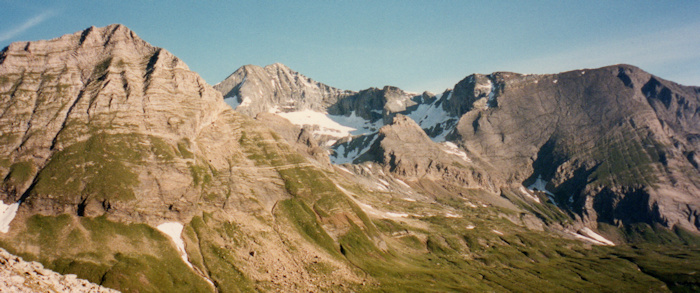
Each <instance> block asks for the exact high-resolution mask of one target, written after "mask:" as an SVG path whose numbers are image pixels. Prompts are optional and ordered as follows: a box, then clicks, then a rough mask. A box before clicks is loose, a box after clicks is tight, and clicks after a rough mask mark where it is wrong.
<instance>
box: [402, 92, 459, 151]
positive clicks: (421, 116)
mask: <svg viewBox="0 0 700 293" xmlns="http://www.w3.org/2000/svg"><path fill="white" fill-rule="evenodd" d="M451 96H452V92H450V93H449V94H447V97H445V96H444V95H443V94H439V95H437V96H435V97H436V98H435V101H433V102H432V103H430V104H419V105H418V108H416V109H415V110H413V111H412V112H411V113H407V114H405V115H406V116H408V117H410V118H411V119H413V121H416V123H418V125H420V127H421V128H423V129H433V128H435V127H436V126H438V125H441V126H442V129H443V130H442V133H440V134H439V135H436V136H435V137H431V138H430V139H432V140H433V141H434V142H444V141H445V137H446V136H447V134H449V133H450V132H451V131H452V128H454V123H451V124H450V123H446V121H447V120H449V119H450V118H452V117H450V113H448V112H447V111H445V110H444V109H443V108H442V104H441V103H439V102H440V101H441V100H442V99H443V98H445V99H446V100H449V99H450V97H451Z"/></svg>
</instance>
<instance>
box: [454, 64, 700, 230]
mask: <svg viewBox="0 0 700 293" xmlns="http://www.w3.org/2000/svg"><path fill="white" fill-rule="evenodd" d="M489 78H490V79H491V80H492V81H493V84H494V87H495V88H497V90H496V92H495V93H494V94H492V95H491V97H490V98H489V97H486V98H487V99H488V102H487V105H486V106H484V105H483V104H480V105H477V104H478V103H479V99H478V96H479V94H474V92H473V89H474V88H478V86H474V85H475V84H476V82H475V81H474V79H473V78H468V79H466V80H464V81H462V82H460V83H458V84H457V87H456V89H455V95H453V97H452V99H453V100H454V101H453V102H452V103H453V104H455V105H460V106H458V107H456V108H459V109H460V112H464V113H463V116H462V117H461V119H460V122H459V125H458V128H457V129H458V137H459V138H458V139H459V141H460V142H461V143H462V144H463V145H464V146H465V149H466V150H467V152H468V153H470V154H472V155H473V156H474V157H475V158H479V159H480V160H481V161H483V162H486V163H487V164H489V165H491V166H493V167H494V168H493V169H492V170H493V173H492V177H493V178H496V180H498V184H499V185H501V186H508V185H513V184H514V185H519V184H523V185H525V186H528V185H531V184H532V183H534V182H535V181H536V180H537V178H541V179H542V180H545V181H546V182H548V185H547V188H548V189H549V191H552V192H553V193H555V194H556V197H555V201H556V203H557V204H558V205H560V206H561V207H566V208H567V209H569V210H571V211H573V212H574V213H576V214H578V215H581V216H582V217H583V218H584V220H586V221H591V222H596V221H600V222H606V223H610V224H623V223H624V224H632V223H649V224H651V223H661V224H663V225H665V226H667V227H673V226H674V225H680V226H681V227H684V228H686V229H690V230H695V231H697V229H698V228H700V226H699V225H698V224H700V222H699V221H698V220H697V214H698V211H699V209H700V205H699V203H700V197H698V196H700V189H699V188H700V173H699V172H698V169H697V163H696V161H695V154H696V153H697V133H698V132H700V122H699V121H700V120H698V117H699V115H698V113H700V112H699V111H700V107H699V105H700V95H698V88H694V87H685V86H680V85H677V84H674V83H672V82H668V81H664V80H661V79H660V78H657V77H654V76H652V75H650V74H648V73H646V72H644V71H642V70H640V69H638V68H636V67H632V66H628V65H619V66H610V67H605V68H600V69H593V70H578V71H572V72H566V73H561V74H555V75H520V74H514V73H496V74H493V75H490V76H489ZM460 89H461V90H460Z"/></svg>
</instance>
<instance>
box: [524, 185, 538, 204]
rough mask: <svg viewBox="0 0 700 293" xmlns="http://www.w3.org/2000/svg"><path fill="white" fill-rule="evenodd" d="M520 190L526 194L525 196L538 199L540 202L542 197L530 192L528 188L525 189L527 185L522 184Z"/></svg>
mask: <svg viewBox="0 0 700 293" xmlns="http://www.w3.org/2000/svg"><path fill="white" fill-rule="evenodd" d="M520 192H522V193H523V194H525V196H527V197H528V198H530V199H532V200H534V201H536V202H537V203H540V198H539V197H536V196H534V195H532V194H530V192H529V191H528V190H527V189H525V187H523V186H520Z"/></svg>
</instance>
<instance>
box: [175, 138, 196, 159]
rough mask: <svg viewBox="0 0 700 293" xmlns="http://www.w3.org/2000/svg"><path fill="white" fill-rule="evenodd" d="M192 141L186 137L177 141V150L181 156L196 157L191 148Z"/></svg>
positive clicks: (186, 157)
mask: <svg viewBox="0 0 700 293" xmlns="http://www.w3.org/2000/svg"><path fill="white" fill-rule="evenodd" d="M189 149H190V141H189V140H188V139H186V138H184V139H183V140H181V141H179V142H178V143H177V150H178V151H179V152H180V157H182V158H185V159H194V154H193V153H192V152H191V151H190V150H189Z"/></svg>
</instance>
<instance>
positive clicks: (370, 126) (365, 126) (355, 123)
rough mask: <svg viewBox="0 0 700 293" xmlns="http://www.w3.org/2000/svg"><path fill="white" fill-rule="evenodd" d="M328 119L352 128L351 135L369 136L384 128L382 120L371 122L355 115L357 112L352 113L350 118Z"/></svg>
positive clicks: (329, 117)
mask: <svg viewBox="0 0 700 293" xmlns="http://www.w3.org/2000/svg"><path fill="white" fill-rule="evenodd" d="M327 117H328V119H330V120H332V121H333V122H335V123H337V124H339V125H344V126H346V127H349V128H352V129H353V130H351V131H350V133H349V134H351V135H362V134H369V133H372V132H375V131H377V130H379V128H381V127H382V126H384V122H383V121H382V119H378V120H377V121H375V122H372V121H370V120H367V119H365V118H362V117H360V116H357V115H356V114H355V111H352V112H350V115H348V116H344V115H327Z"/></svg>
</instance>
